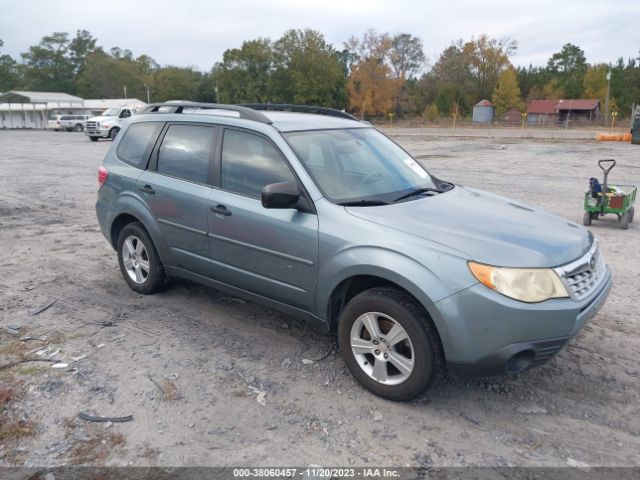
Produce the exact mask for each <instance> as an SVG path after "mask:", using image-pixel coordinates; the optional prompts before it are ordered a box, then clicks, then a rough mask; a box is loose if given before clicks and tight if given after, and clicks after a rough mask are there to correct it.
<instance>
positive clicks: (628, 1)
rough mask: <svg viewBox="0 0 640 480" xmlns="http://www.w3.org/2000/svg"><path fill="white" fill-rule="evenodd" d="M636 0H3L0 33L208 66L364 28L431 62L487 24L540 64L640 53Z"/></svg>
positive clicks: (14, 39) (17, 47)
mask: <svg viewBox="0 0 640 480" xmlns="http://www.w3.org/2000/svg"><path fill="white" fill-rule="evenodd" d="M639 22H640V0H616V1H615V2H613V1H611V0H535V1H522V0H495V1H494V0H484V1H478V0H450V1H442V0H441V1H437V2H433V1H430V0H395V1H393V0H387V1H381V0H319V1H314V2H308V1H304V0H297V1H296V0H235V1H228V0H218V1H213V0H211V1H207V0H180V1H175V0H174V1H170V0H154V1H149V0H146V1H142V0H128V1H127V0H109V1H108V2H87V1H86V0H84V1H77V0H55V1H51V0H17V1H16V0H0V39H2V40H4V47H3V48H1V49H0V53H8V54H9V55H11V56H12V57H14V58H15V59H19V58H20V53H21V52H25V51H27V50H28V48H29V46H31V45H34V44H36V43H38V42H39V40H40V39H41V38H42V37H43V36H44V35H47V34H49V33H52V32H54V31H66V32H69V33H70V34H71V35H72V36H73V35H75V31H76V30H79V29H85V30H89V31H90V32H91V33H92V35H93V36H94V37H97V38H98V44H99V45H101V46H102V47H103V48H105V49H106V50H108V49H110V48H111V47H114V46H118V47H121V48H123V49H124V48H127V49H129V50H131V51H132V52H133V54H134V56H137V55H140V54H143V53H144V54H147V55H150V56H151V57H153V58H154V59H155V60H156V61H157V62H158V63H160V64H161V65H167V64H171V65H178V66H193V67H195V68H197V69H199V70H207V71H208V70H210V69H211V67H212V66H213V64H214V63H215V62H217V61H221V60H222V54H223V53H224V51H225V50H227V49H229V48H236V47H239V46H240V45H241V44H242V42H243V41H244V40H250V39H254V38H257V37H267V38H271V39H277V38H279V37H280V36H281V35H282V34H283V33H284V32H285V31H287V30H289V29H298V28H302V29H303V28H311V29H315V30H319V31H320V32H322V33H323V34H324V35H325V38H326V39H327V41H329V42H330V43H332V44H333V45H334V47H336V48H339V49H341V48H342V45H343V42H344V41H346V40H347V39H348V38H349V37H351V36H356V37H359V36H362V34H363V33H364V32H365V31H366V30H367V29H369V28H375V29H376V30H378V31H379V32H388V33H390V34H396V33H404V32H406V33H410V34H412V35H415V36H417V37H419V38H420V39H422V42H423V44H424V52H425V55H426V57H427V59H428V62H429V63H431V64H433V63H435V61H437V59H438V56H439V54H440V52H441V51H442V50H443V49H444V48H446V47H447V46H448V45H450V44H451V42H452V41H454V40H457V39H460V38H462V39H465V40H468V39H471V38H472V37H474V36H475V37H477V36H478V35H480V34H483V33H486V34H488V35H489V36H491V37H495V38H502V37H505V36H508V37H511V38H514V39H515V40H517V42H518V50H517V53H516V55H514V56H513V57H512V63H513V64H515V65H529V64H533V65H545V64H546V62H547V60H548V58H549V57H550V56H551V55H552V54H553V53H555V52H558V51H559V50H560V49H561V48H562V45H564V44H565V43H569V42H570V43H574V44H576V45H578V46H580V47H581V48H582V49H583V50H584V51H585V55H586V57H587V61H588V62H589V63H600V62H605V63H608V62H615V61H616V60H617V59H618V58H619V57H623V58H625V60H626V59H627V58H629V57H637V56H638V55H640V54H639V53H638V52H639V50H640V23H639Z"/></svg>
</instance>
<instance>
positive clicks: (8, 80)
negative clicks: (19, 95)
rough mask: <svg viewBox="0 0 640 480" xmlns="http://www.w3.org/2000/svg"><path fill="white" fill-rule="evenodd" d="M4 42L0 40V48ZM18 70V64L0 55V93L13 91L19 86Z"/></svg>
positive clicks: (7, 56) (8, 57)
mask: <svg viewBox="0 0 640 480" xmlns="http://www.w3.org/2000/svg"><path fill="white" fill-rule="evenodd" d="M3 46H4V42H3V41H2V40H1V39H0V48H1V47H3ZM19 82H20V70H19V66H18V62H16V61H15V60H14V59H13V58H12V57H11V55H6V54H4V55H0V92H6V91H7V90H11V89H15V88H16V87H17V86H19Z"/></svg>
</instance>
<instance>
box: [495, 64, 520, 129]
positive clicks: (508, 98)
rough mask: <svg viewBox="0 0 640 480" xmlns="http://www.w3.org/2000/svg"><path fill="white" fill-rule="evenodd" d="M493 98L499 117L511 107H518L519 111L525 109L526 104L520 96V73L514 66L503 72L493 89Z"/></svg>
mask: <svg viewBox="0 0 640 480" xmlns="http://www.w3.org/2000/svg"><path fill="white" fill-rule="evenodd" d="M492 100H493V104H494V105H495V108H496V115H497V116H498V117H500V116H502V115H503V114H504V113H506V112H508V111H509V110H511V109H516V110H518V111H522V110H523V107H524V105H523V102H522V99H521V98H520V87H519V86H518V74H517V72H516V71H515V69H514V68H508V69H506V70H505V71H504V72H502V75H500V80H499V81H498V85H497V86H496V89H495V90H494V91H493V98H492Z"/></svg>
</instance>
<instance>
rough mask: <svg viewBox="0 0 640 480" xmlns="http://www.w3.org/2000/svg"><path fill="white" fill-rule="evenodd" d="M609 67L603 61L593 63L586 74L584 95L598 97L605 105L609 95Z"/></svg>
mask: <svg viewBox="0 0 640 480" xmlns="http://www.w3.org/2000/svg"><path fill="white" fill-rule="evenodd" d="M608 70H609V67H608V66H607V65H605V64H603V63H601V64H599V65H593V66H591V67H589V68H588V69H587V72H586V73H585V75H584V97H585V98H597V99H598V100H600V105H601V106H602V107H604V101H605V97H606V95H607V71H608Z"/></svg>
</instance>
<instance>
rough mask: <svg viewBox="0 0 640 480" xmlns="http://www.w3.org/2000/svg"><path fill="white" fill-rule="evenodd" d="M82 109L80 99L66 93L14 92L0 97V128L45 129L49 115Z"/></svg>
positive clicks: (76, 111)
mask: <svg viewBox="0 0 640 480" xmlns="http://www.w3.org/2000/svg"><path fill="white" fill-rule="evenodd" d="M82 108H84V107H83V100H82V98H80V97H75V96H73V95H69V94H68V93H61V92H24V91H15V90H14V91H10V92H6V93H4V94H2V95H0V128H46V126H47V118H48V116H49V115H54V114H65V113H71V114H73V113H78V110H81V109H82Z"/></svg>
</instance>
